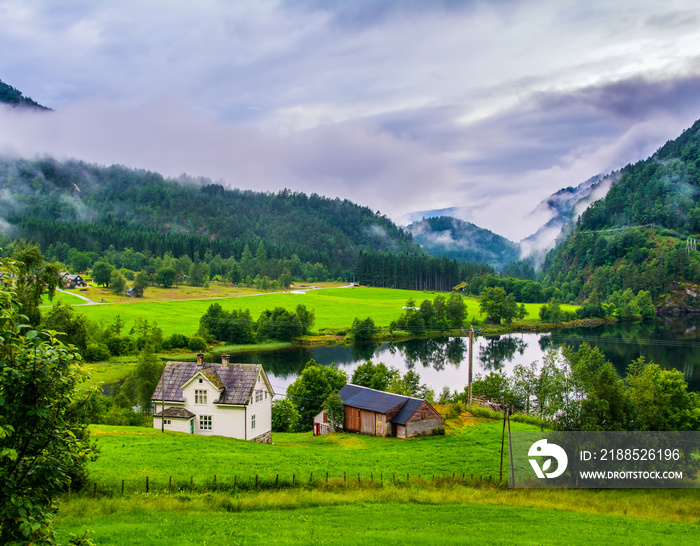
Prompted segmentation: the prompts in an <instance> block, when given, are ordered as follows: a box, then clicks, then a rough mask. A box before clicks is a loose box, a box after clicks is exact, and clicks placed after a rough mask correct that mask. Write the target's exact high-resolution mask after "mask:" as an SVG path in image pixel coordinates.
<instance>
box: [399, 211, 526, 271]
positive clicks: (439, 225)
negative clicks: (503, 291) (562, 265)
mask: <svg viewBox="0 0 700 546" xmlns="http://www.w3.org/2000/svg"><path fill="white" fill-rule="evenodd" d="M407 229H408V231H410V232H411V233H412V234H413V239H414V240H415V241H416V242H417V243H418V244H420V245H421V246H422V247H423V248H424V249H425V250H426V251H427V252H428V253H429V254H432V255H433V256H437V257H442V256H445V257H447V258H451V259H452V258H456V259H458V260H460V261H465V262H477V263H486V264H489V265H491V266H493V267H495V268H502V267H503V266H505V265H506V264H508V263H510V262H512V261H514V260H517V259H518V257H519V256H520V248H519V246H518V245H517V244H516V243H513V242H512V241H509V240H508V239H506V238H505V237H501V236H500V235H497V234H495V233H493V232H492V231H489V230H487V229H483V228H480V227H478V226H475V225H474V224H471V223H469V222H465V221H463V220H459V219H457V218H452V217H450V216H440V217H435V218H424V219H423V220H421V221H419V222H413V223H412V224H410V225H409V226H408V227H407Z"/></svg>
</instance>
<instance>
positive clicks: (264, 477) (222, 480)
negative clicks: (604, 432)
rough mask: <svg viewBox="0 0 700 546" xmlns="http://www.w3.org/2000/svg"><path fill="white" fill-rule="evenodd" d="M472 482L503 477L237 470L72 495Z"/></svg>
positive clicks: (107, 484) (130, 481) (135, 480)
mask: <svg viewBox="0 0 700 546" xmlns="http://www.w3.org/2000/svg"><path fill="white" fill-rule="evenodd" d="M449 485H468V486H473V487H483V486H502V485H504V484H502V483H501V481H500V478H498V477H497V476H496V477H494V475H492V474H489V475H486V474H483V473H479V474H476V473H474V472H464V471H459V472H443V473H431V474H412V473H410V472H378V473H374V472H370V473H369V474H362V473H351V472H343V474H342V475H338V474H333V475H331V474H330V473H329V472H316V473H314V472H308V473H306V472H304V473H292V474H289V473H274V474H272V473H268V474H245V475H244V474H241V475H237V474H234V475H233V476H217V475H213V476H210V477H202V476H194V475H192V476H167V477H164V476H158V477H155V478H153V477H150V476H142V477H131V478H124V479H122V480H106V481H93V482H90V483H89V484H88V485H86V486H85V487H83V488H82V489H81V490H80V491H79V492H78V493H71V491H70V490H69V491H68V497H69V498H70V496H71V495H76V494H77V495H80V496H92V497H95V498H98V497H115V496H123V495H131V494H174V493H209V492H214V491H218V492H226V493H236V492H249V491H263V490H275V489H278V490H279V489H289V488H307V489H308V488H327V487H328V488H343V487H345V488H357V487H365V488H381V487H385V486H396V487H408V486H434V487H444V486H449Z"/></svg>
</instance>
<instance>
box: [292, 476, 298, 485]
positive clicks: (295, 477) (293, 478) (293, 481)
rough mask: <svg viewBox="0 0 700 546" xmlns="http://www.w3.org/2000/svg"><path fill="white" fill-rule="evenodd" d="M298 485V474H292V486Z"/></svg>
mask: <svg viewBox="0 0 700 546" xmlns="http://www.w3.org/2000/svg"><path fill="white" fill-rule="evenodd" d="M296 484H297V475H296V474H292V485H293V486H294V485H296Z"/></svg>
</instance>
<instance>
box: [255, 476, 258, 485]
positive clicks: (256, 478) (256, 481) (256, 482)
mask: <svg viewBox="0 0 700 546" xmlns="http://www.w3.org/2000/svg"><path fill="white" fill-rule="evenodd" d="M257 488H258V475H257V474H256V475H255V489H257Z"/></svg>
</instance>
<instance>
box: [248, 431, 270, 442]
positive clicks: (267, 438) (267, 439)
mask: <svg viewBox="0 0 700 546" xmlns="http://www.w3.org/2000/svg"><path fill="white" fill-rule="evenodd" d="M250 441H251V442H258V443H259V444H270V443H272V432H270V431H269V430H268V431H267V432H266V433H264V434H261V435H260V436H256V437H255V438H251V439H250Z"/></svg>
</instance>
